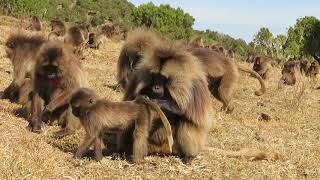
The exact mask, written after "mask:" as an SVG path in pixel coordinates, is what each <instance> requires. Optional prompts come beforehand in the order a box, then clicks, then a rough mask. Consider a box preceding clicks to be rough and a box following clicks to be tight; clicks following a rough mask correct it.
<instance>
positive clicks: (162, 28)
mask: <svg viewBox="0 0 320 180" xmlns="http://www.w3.org/2000/svg"><path fill="white" fill-rule="evenodd" d="M0 10H1V12H3V13H5V14H7V15H12V16H15V17H25V16H32V15H37V16H39V17H40V18H41V19H44V20H51V19H53V18H56V17H58V18H60V19H62V20H63V21H66V22H75V21H82V22H87V23H89V24H91V25H92V26H93V27H95V26H98V25H100V24H102V23H104V22H105V20H112V21H113V22H114V23H115V24H118V25H120V26H122V27H125V28H132V27H137V26H146V27H148V28H151V29H153V30H154V31H156V32H158V33H159V34H161V35H164V36H166V37H168V38H171V39H177V40H184V41H189V40H190V39H191V38H192V37H194V36H199V35H200V36H202V37H203V38H204V40H205V43H206V44H208V45H212V44H215V45H218V46H223V47H224V48H226V49H231V50H233V51H234V52H235V53H236V55H237V56H238V57H239V58H246V57H247V56H248V54H252V53H253V54H261V55H265V56H272V57H275V58H279V59H287V58H289V57H314V56H318V57H319V56H320V52H319V51H320V20H319V19H317V18H315V17H303V18H301V19H298V20H297V22H296V24H295V25H293V26H292V27H290V28H289V29H288V33H287V35H283V34H281V35H277V36H275V35H273V34H272V33H271V32H270V30H269V29H268V28H267V27H262V28H261V29H260V30H259V31H258V32H257V33H256V34H255V35H254V38H253V41H252V42H250V43H248V44H247V43H246V42H245V41H244V40H243V39H234V38H232V37H230V36H229V35H225V34H222V33H218V32H216V31H212V30H206V31H197V30H193V28H192V26H193V24H194V21H195V19H194V18H193V17H192V15H190V14H188V13H186V12H184V11H183V10H182V9H180V8H172V7H170V6H169V5H160V6H156V5H155V4H153V3H147V4H142V5H140V6H139V7H135V6H134V5H133V4H131V3H129V2H128V1H127V0H80V5H75V4H74V0H0ZM88 11H93V12H96V15H95V16H92V17H88V16H87V13H88Z"/></svg>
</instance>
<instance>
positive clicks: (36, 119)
mask: <svg viewBox="0 0 320 180" xmlns="http://www.w3.org/2000/svg"><path fill="white" fill-rule="evenodd" d="M31 107H32V112H31V120H30V122H29V127H30V129H31V131H32V132H40V131H41V124H42V117H41V116H42V111H43V109H44V101H43V99H41V97H40V96H39V94H35V95H33V100H32V103H31Z"/></svg>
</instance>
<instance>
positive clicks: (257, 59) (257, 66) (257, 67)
mask: <svg viewBox="0 0 320 180" xmlns="http://www.w3.org/2000/svg"><path fill="white" fill-rule="evenodd" d="M260 69H261V57H255V58H254V64H253V70H254V71H259V70H260Z"/></svg>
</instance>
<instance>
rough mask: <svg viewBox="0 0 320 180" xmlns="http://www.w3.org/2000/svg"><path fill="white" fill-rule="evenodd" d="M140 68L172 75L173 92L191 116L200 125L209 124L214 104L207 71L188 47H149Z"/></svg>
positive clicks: (177, 100)
mask: <svg viewBox="0 0 320 180" xmlns="http://www.w3.org/2000/svg"><path fill="white" fill-rule="evenodd" d="M137 69H140V70H147V71H150V72H153V73H160V74H161V75H163V76H165V77H167V78H168V79H170V83H169V85H168V90H169V92H170V95H171V96H172V98H173V99H174V100H175V101H176V103H177V104H178V106H179V107H180V109H181V110H182V111H184V112H185V114H186V116H187V118H188V119H190V120H191V121H193V122H195V123H196V124H197V125H200V126H201V125H208V121H209V120H208V113H209V112H210V111H211V105H210V98H209V97H210V91H209V89H208V83H207V79H206V74H205V72H204V70H203V69H202V66H201V64H200V62H199V60H198V59H197V58H196V57H195V56H193V55H192V54H190V53H189V52H187V51H186V50H185V48H183V47H181V46H177V45H176V44H174V43H163V44H162V45H161V46H157V47H155V48H154V49H151V50H149V51H147V52H146V54H145V57H144V59H143V60H142V62H141V63H140V64H139V65H138V67H137Z"/></svg>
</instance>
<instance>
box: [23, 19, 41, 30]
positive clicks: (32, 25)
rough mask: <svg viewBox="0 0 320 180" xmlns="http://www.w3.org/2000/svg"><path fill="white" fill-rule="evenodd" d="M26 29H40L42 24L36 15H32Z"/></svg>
mask: <svg viewBox="0 0 320 180" xmlns="http://www.w3.org/2000/svg"><path fill="white" fill-rule="evenodd" d="M26 29H30V30H31V31H41V29H42V25H41V21H40V19H39V18H38V17H37V16H32V17H31V22H30V25H29V26H28V27H27V28H26Z"/></svg>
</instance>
